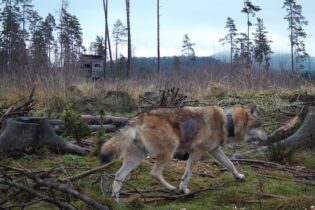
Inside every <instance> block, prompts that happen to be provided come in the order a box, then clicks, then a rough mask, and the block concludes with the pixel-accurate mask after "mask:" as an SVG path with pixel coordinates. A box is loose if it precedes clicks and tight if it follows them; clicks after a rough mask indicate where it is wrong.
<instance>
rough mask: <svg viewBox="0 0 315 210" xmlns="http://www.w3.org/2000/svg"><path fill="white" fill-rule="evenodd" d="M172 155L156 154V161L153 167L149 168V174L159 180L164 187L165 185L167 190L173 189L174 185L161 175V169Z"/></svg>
mask: <svg viewBox="0 0 315 210" xmlns="http://www.w3.org/2000/svg"><path fill="white" fill-rule="evenodd" d="M171 157H172V156H162V155H160V156H157V157H156V161H155V163H154V165H153V168H152V170H151V175H152V176H153V177H154V178H155V179H156V180H157V181H158V182H159V183H161V184H162V185H163V186H164V187H166V188H167V189H169V190H175V189H176V187H175V186H173V185H171V184H169V183H168V182H167V181H166V180H165V179H164V177H163V174H162V173H163V169H164V166H165V164H167V163H168V162H169V161H170V159H171Z"/></svg>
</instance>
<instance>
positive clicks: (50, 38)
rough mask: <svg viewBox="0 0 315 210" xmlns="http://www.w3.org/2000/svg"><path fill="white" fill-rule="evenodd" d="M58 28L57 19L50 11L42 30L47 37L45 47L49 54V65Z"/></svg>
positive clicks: (45, 37)
mask: <svg viewBox="0 0 315 210" xmlns="http://www.w3.org/2000/svg"><path fill="white" fill-rule="evenodd" d="M55 29H56V21H55V18H54V16H52V15H51V14H50V13H48V15H47V17H46V18H45V20H44V22H43V23H42V30H43V34H44V39H45V45H46V46H45V48H46V54H47V56H48V66H49V67H50V65H51V53H52V50H53V46H54V41H55V37H54V30H55Z"/></svg>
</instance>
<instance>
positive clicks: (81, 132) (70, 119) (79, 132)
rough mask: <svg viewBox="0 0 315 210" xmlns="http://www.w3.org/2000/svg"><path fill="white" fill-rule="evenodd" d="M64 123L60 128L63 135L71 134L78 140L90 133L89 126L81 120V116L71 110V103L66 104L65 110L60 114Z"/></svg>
mask: <svg viewBox="0 0 315 210" xmlns="http://www.w3.org/2000/svg"><path fill="white" fill-rule="evenodd" d="M61 117H62V120H63V121H64V124H63V126H62V128H61V133H62V135H63V136H71V137H73V138H75V139H76V140H77V142H78V143H79V142H80V140H81V139H82V138H83V137H85V136H87V135H89V134H90V129H89V126H88V125H87V124H86V123H85V122H83V121H82V119H81V116H80V115H79V114H78V113H76V112H75V111H74V110H73V107H72V105H71V104H68V105H67V108H66V110H65V111H64V112H63V113H62V114H61Z"/></svg>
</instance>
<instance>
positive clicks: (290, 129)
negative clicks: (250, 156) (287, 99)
mask: <svg viewBox="0 0 315 210" xmlns="http://www.w3.org/2000/svg"><path fill="white" fill-rule="evenodd" d="M307 113H308V107H307V106H303V107H302V109H301V110H300V111H299V113H298V114H297V115H296V116H295V117H293V118H292V119H290V120H289V121H288V122H286V123H285V124H284V125H282V126H281V127H279V128H278V129H276V130H274V131H273V132H271V133H270V134H269V135H268V139H267V140H266V141H265V142H264V143H265V144H269V143H272V142H275V141H276V140H277V139H278V140H281V139H285V138H287V137H289V136H290V135H292V134H293V133H294V130H295V128H296V126H297V125H298V124H300V123H301V122H303V120H304V119H305V117H306V115H307Z"/></svg>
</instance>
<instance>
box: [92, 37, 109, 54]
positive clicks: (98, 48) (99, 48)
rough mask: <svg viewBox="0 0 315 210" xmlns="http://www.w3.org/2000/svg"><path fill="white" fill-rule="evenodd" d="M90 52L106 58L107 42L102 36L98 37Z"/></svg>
mask: <svg viewBox="0 0 315 210" xmlns="http://www.w3.org/2000/svg"><path fill="white" fill-rule="evenodd" d="M90 50H91V52H92V53H93V54H94V55H99V56H105V40H104V38H103V37H102V36H96V40H95V42H92V43H91V46H90Z"/></svg>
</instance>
